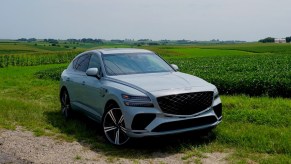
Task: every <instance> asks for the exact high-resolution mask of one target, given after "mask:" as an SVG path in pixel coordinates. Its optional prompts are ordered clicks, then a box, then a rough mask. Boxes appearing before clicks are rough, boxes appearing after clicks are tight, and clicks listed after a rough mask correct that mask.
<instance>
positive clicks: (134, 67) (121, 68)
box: [102, 53, 174, 75]
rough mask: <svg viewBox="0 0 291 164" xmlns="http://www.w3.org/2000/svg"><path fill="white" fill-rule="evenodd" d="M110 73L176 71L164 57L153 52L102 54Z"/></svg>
mask: <svg viewBox="0 0 291 164" xmlns="http://www.w3.org/2000/svg"><path fill="white" fill-rule="evenodd" d="M102 59H103V63H104V66H105V70H106V73H107V74H108V75H127V74H138V73H154V72H171V71H174V70H173V69H172V68H171V67H170V66H169V65H168V64H167V63H166V62H165V61H164V60H163V59H161V58H160V57H159V56H157V55H155V54H153V53H141V54H135V53H132V54H110V55H102Z"/></svg>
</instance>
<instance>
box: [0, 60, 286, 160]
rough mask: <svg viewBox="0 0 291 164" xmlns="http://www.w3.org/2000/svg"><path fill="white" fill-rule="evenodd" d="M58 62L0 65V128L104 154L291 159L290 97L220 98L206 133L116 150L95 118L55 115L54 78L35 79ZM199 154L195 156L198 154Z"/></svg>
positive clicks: (149, 140)
mask: <svg viewBox="0 0 291 164" xmlns="http://www.w3.org/2000/svg"><path fill="white" fill-rule="evenodd" d="M59 67H64V65H62V64H56V65H43V66H31V67H8V68H2V69H0V79H1V81H0V128H6V129H14V128H15V127H16V126H22V127H25V128H26V129H28V130H31V131H33V132H34V134H35V135H37V136H40V135H49V136H53V137H55V138H58V139H64V140H67V141H78V142H80V143H82V144H84V146H87V147H89V148H90V149H92V150H96V151H101V152H103V153H104V154H105V155H107V156H108V158H119V157H124V158H132V159H135V158H151V157H152V156H153V153H156V152H165V153H168V154H173V153H183V154H184V156H183V157H182V159H183V160H185V161H188V160H190V159H191V157H193V156H198V157H199V158H204V156H203V153H205V152H227V153H231V155H230V156H229V158H228V160H229V161H231V162H235V163H236V162H246V163H248V162H249V161H255V162H260V163H268V162H272V163H287V162H290V161H291V147H290V146H291V143H290V142H291V140H290V138H291V135H290V134H291V133H290V131H291V126H290V122H291V120H290V119H291V111H290V110H291V100H290V99H284V98H268V97H248V96H243V95H238V96H222V101H223V109H224V111H223V115H224V120H223V122H222V124H220V125H219V126H218V127H217V128H216V129H215V130H214V131H213V133H211V134H210V135H209V136H208V137H205V136H197V135H196V134H195V133H190V134H183V135H178V136H168V137H162V138H147V139H141V140H137V141H136V142H137V144H136V145H132V146H129V147H128V148H124V149H118V148H115V147H112V146H111V145H109V144H107V143H105V142H104V139H103V138H102V137H101V132H100V129H99V128H98V125H97V124H96V123H95V122H92V121H90V120H88V119H86V118H85V117H78V118H75V119H73V120H69V121H65V120H64V119H63V118H62V117H61V114H60V109H59V100H58V89H59V87H58V81H53V80H47V79H38V78H36V77H35V73H36V72H39V71H41V70H47V69H54V68H59ZM199 154H200V155H199Z"/></svg>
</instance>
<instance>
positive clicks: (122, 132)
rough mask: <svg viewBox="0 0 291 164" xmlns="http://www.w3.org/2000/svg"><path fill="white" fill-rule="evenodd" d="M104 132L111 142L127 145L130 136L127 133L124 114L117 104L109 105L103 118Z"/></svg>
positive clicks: (117, 144) (116, 144)
mask: <svg viewBox="0 0 291 164" xmlns="http://www.w3.org/2000/svg"><path fill="white" fill-rule="evenodd" d="M102 132H103V136H104V138H105V139H106V140H107V141H108V142H109V143H111V144H113V145H115V146H124V145H127V143H128V141H129V139H130V138H129V137H128V136H127V134H126V129H125V124H124V117H123V114H122V112H121V109H120V108H119V107H118V106H117V105H114V104H111V105H109V106H108V107H107V109H106V111H105V113H104V116H103V118H102Z"/></svg>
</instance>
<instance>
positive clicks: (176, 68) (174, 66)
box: [171, 64, 179, 71]
mask: <svg viewBox="0 0 291 164" xmlns="http://www.w3.org/2000/svg"><path fill="white" fill-rule="evenodd" d="M171 66H172V67H173V68H174V70H175V71H179V67H178V66H177V65H176V64H171Z"/></svg>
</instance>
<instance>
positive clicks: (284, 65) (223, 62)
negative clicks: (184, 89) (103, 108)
mask: <svg viewBox="0 0 291 164" xmlns="http://www.w3.org/2000/svg"><path fill="white" fill-rule="evenodd" d="M168 61H169V62H170V63H175V64H177V65H178V66H179V68H180V71H181V72H185V73H189V74H192V75H195V76H198V77H201V78H203V79H205V80H207V81H209V82H210V83H213V84H215V85H216V86H217V87H218V89H219V91H220V93H221V94H247V95H250V96H262V95H265V96H271V97H277V96H280V97H289V98H290V97H291V65H290V63H291V56H290V55H276V56H274V55H257V56H236V57H231V56H224V57H199V58H190V59H189V58H188V59H183V58H176V59H175V58H169V59H168ZM63 69H64V67H58V68H53V69H49V70H43V71H40V72H38V73H36V76H37V77H38V78H45V79H53V80H59V78H60V74H61V72H62V70H63Z"/></svg>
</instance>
